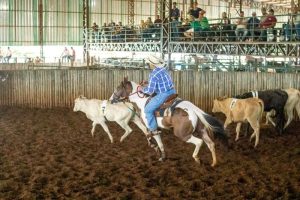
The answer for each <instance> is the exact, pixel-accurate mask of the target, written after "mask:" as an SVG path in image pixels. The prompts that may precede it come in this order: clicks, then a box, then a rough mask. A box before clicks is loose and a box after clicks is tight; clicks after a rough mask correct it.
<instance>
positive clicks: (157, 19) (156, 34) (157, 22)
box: [152, 15, 163, 40]
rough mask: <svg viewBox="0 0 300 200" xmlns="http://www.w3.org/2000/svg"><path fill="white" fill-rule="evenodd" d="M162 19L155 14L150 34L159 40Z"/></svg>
mask: <svg viewBox="0 0 300 200" xmlns="http://www.w3.org/2000/svg"><path fill="white" fill-rule="evenodd" d="M162 22H163V21H162V20H161V19H160V17H159V15H156V16H155V20H154V27H153V31H152V33H153V34H152V36H153V37H154V38H155V39H156V40H159V39H160V31H161V27H162Z"/></svg>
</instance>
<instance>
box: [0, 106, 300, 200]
mask: <svg viewBox="0 0 300 200" xmlns="http://www.w3.org/2000/svg"><path fill="white" fill-rule="evenodd" d="M0 114H1V120H0V168H1V170H0V199H150V198H152V199H158V198H160V199H252V198H256V199H299V198H300V185H299V182H300V176H299V165H300V145H299V144H300V127H299V124H297V122H293V123H292V124H291V126H290V127H289V128H288V129H287V130H286V132H285V134H283V135H281V136H279V135H277V134H276V133H275V131H274V129H273V128H271V127H264V128H263V129H262V130H261V138H260V143H259V145H258V147H257V149H254V148H253V144H251V143H250V142H249V135H248V137H247V136H245V137H243V135H241V138H240V140H239V141H238V142H235V141H234V136H233V135H231V138H230V143H231V148H229V149H227V148H226V147H225V146H223V145H222V144H221V143H219V142H218V141H216V152H217V158H218V164H217V166H216V167H215V168H211V167H210V163H211V155H210V153H209V150H208V149H207V147H206V146H205V145H204V146H203V147H202V149H201V150H200V153H199V156H200V160H201V164H200V165H199V164H197V163H196V162H195V161H194V159H193V158H192V153H193V150H194V146H193V145H191V144H187V143H184V142H182V141H180V140H178V139H177V138H176V137H175V136H173V135H172V134H170V133H168V132H164V133H163V134H162V139H163V142H164V144H165V149H166V153H167V156H168V159H167V160H166V161H164V162H158V157H157V154H156V153H155V151H154V150H153V149H152V148H150V147H149V146H148V144H147V140H146V138H145V137H144V136H143V134H142V133H141V131H140V130H139V129H138V128H137V127H136V126H135V125H134V124H130V126H131V127H132V128H133V130H134V131H133V132H132V134H131V135H129V136H128V138H126V139H125V140H124V141H123V143H120V142H118V140H119V139H120V137H121V135H122V134H123V130H122V129H121V128H120V127H119V126H118V125H116V124H115V123H108V126H109V128H110V130H111V133H112V135H113V137H114V139H115V143H113V144H111V143H110V140H109V138H108V137H107V135H106V134H105V133H104V131H103V130H102V129H101V127H100V126H97V128H96V131H95V137H94V138H93V137H91V134H90V129H91V124H90V121H89V120H88V119H86V117H85V116H84V114H82V113H74V112H72V111H71V109H52V110H45V109H21V108H3V109H1V111H0ZM229 132H230V133H234V132H235V127H229Z"/></svg>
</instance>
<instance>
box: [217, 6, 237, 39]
mask: <svg viewBox="0 0 300 200" xmlns="http://www.w3.org/2000/svg"><path fill="white" fill-rule="evenodd" d="M220 29H221V35H222V36H225V37H226V40H228V41H233V40H234V33H233V30H232V27H231V21H230V19H229V18H228V17H227V13H226V12H223V13H222V19H221V21H220Z"/></svg>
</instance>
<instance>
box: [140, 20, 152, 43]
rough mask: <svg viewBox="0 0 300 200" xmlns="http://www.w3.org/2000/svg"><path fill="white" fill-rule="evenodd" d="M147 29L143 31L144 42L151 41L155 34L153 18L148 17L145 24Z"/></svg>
mask: <svg viewBox="0 0 300 200" xmlns="http://www.w3.org/2000/svg"><path fill="white" fill-rule="evenodd" d="M144 26H145V28H144V29H143V30H142V38H143V40H144V41H146V40H149V39H151V35H152V33H153V28H154V24H153V22H152V19H151V17H148V19H147V21H146V22H145V25H144Z"/></svg>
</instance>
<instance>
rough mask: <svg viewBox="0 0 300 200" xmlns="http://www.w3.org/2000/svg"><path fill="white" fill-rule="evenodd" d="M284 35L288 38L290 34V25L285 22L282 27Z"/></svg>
mask: <svg viewBox="0 0 300 200" xmlns="http://www.w3.org/2000/svg"><path fill="white" fill-rule="evenodd" d="M284 35H285V38H286V39H288V40H290V39H291V35H292V26H291V25H290V24H286V25H285V27H284Z"/></svg>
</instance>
